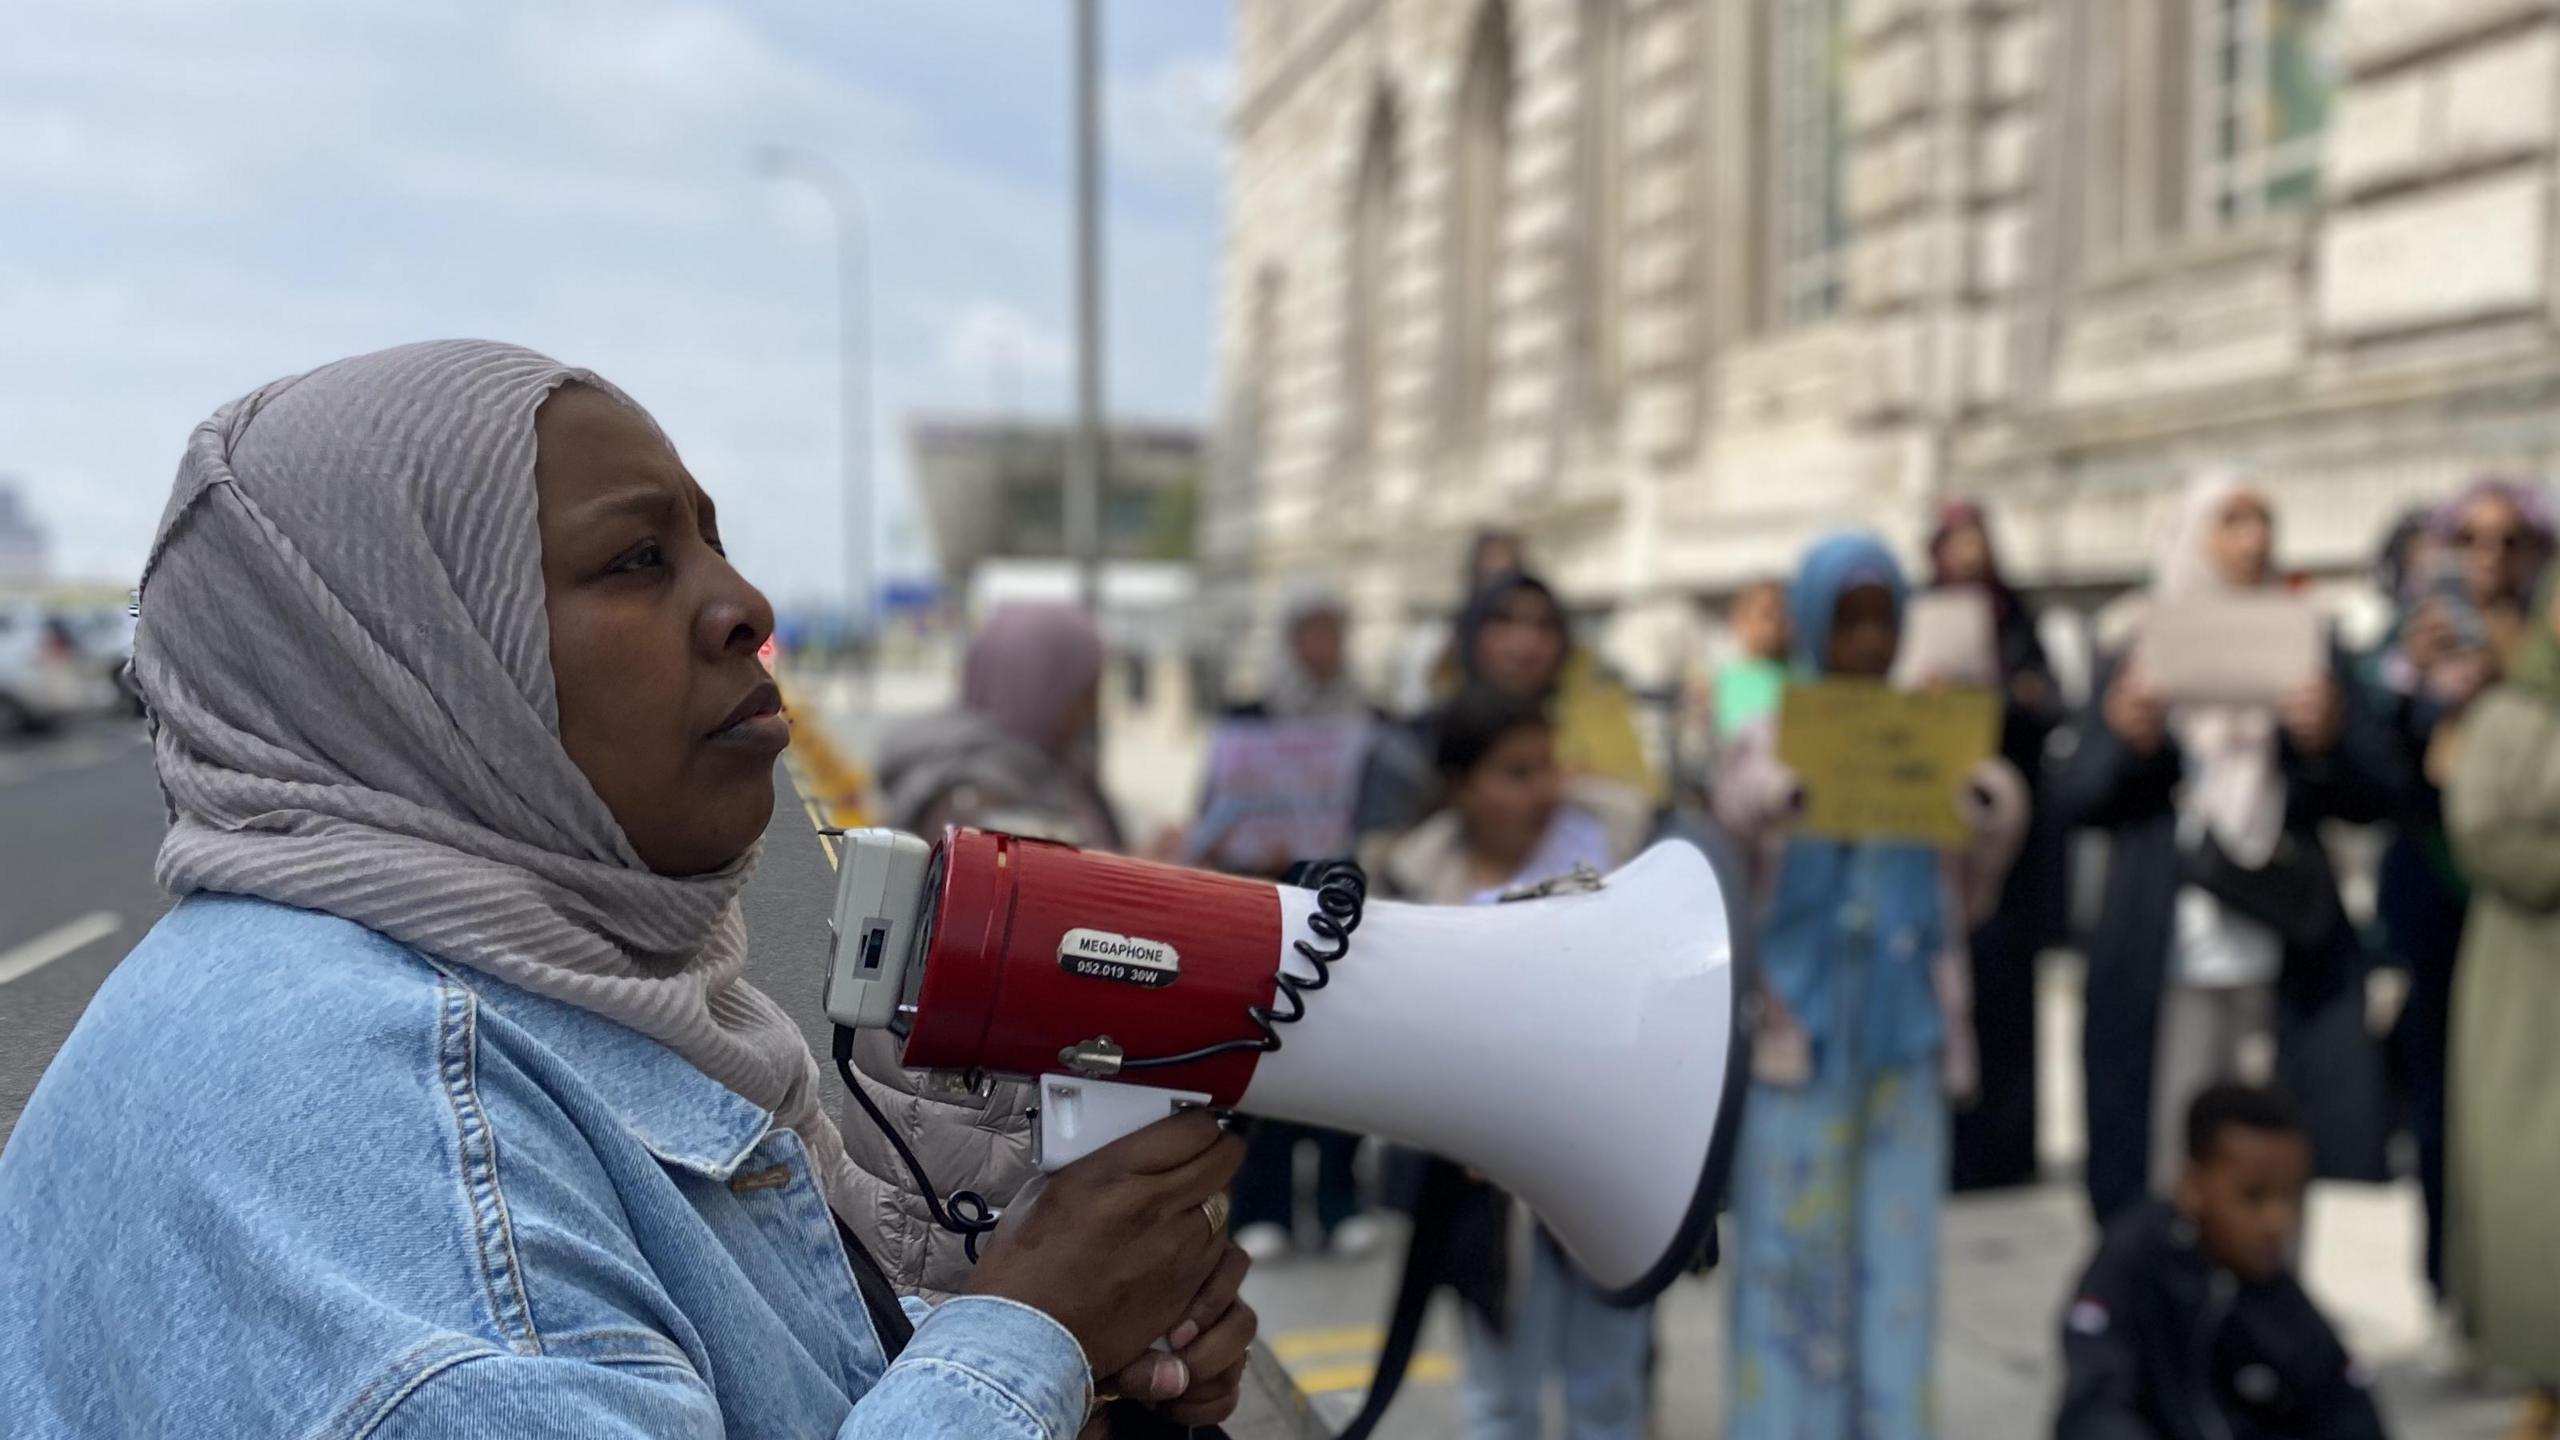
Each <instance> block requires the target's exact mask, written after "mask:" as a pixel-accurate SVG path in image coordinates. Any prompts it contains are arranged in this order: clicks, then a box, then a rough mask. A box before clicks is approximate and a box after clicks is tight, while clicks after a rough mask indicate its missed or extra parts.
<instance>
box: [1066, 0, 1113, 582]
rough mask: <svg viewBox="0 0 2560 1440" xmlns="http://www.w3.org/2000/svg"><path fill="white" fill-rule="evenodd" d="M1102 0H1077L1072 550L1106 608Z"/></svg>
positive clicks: (1079, 572) (1080, 574)
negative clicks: (1104, 536)
mask: <svg viewBox="0 0 2560 1440" xmlns="http://www.w3.org/2000/svg"><path fill="white" fill-rule="evenodd" d="M1100 10H1101V0H1076V57H1075V63H1076V73H1075V105H1076V202H1075V210H1076V219H1075V254H1076V430H1075V442H1074V444H1073V445H1072V446H1070V447H1069V449H1068V452H1067V497H1066V498H1067V505H1066V510H1067V554H1068V555H1069V556H1070V557H1072V558H1073V559H1074V561H1075V566H1076V581H1077V584H1076V589H1077V593H1078V594H1079V595H1080V596H1081V597H1082V599H1083V601H1084V606H1085V609H1086V610H1087V611H1088V612H1090V613H1092V614H1094V615H1097V616H1098V615H1100V614H1101V613H1102V557H1103V552H1104V545H1103V534H1102V491H1103V473H1102V472H1103V456H1102V196H1101V188H1102V114H1101V109H1102V102H1101V97H1100V90H1101V83H1100V82H1101V77H1100V75H1099V73H1098V72H1099V70H1100V69H1101V34H1100V32H1101V28H1102V20H1101V16H1100V13H1099V12H1100Z"/></svg>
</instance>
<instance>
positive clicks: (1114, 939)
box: [1058, 930, 1182, 990]
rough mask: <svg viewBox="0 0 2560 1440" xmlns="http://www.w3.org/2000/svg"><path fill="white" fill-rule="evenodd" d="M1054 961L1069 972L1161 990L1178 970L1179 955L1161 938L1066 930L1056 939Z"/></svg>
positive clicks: (1103, 931) (1091, 978)
mask: <svg viewBox="0 0 2560 1440" xmlns="http://www.w3.org/2000/svg"><path fill="white" fill-rule="evenodd" d="M1058 964H1059V966H1060V967H1062V968H1063V969H1065V971H1066V972H1067V973H1068V974H1070V975H1081V976H1083V977H1084V978H1086V979H1088V980H1109V981H1113V982H1115V983H1117V984H1121V985H1138V986H1143V987H1144V988H1146V989H1149V990H1161V989H1163V988H1164V987H1165V986H1167V985H1170V984H1172V983H1173V982H1174V977H1176V976H1178V975H1180V974H1181V973H1182V957H1181V956H1180V955H1178V954H1176V953H1174V949H1173V947H1172V946H1170V945H1167V944H1166V943H1164V942H1163V941H1161V940H1145V939H1140V938H1139V937H1137V936H1135V935H1114V934H1112V933H1111V932H1110V931H1108V930H1070V931H1068V932H1067V933H1066V934H1065V935H1063V936H1060V937H1059V939H1058Z"/></svg>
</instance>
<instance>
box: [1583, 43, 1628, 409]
mask: <svg viewBox="0 0 2560 1440" xmlns="http://www.w3.org/2000/svg"><path fill="white" fill-rule="evenodd" d="M1581 43H1582V77H1581V83H1582V95H1581V102H1580V122H1581V133H1580V135H1579V136H1578V137H1577V144H1576V148H1577V149H1578V150H1579V152H1580V154H1579V157H1578V159H1579V163H1580V169H1581V176H1580V185H1581V191H1582V193H1581V195H1580V197H1579V198H1580V201H1581V204H1580V205H1579V206H1578V207H1577V213H1576V214H1575V216H1574V267H1575V271H1576V280H1577V284H1576V285H1575V287H1574V290H1575V294H1574V306H1575V313H1574V340H1575V348H1576V351H1577V354H1576V360H1577V369H1578V373H1579V375H1580V378H1581V385H1582V395H1581V400H1582V403H1583V409H1584V413H1585V414H1586V415H1587V416H1589V417H1590V418H1591V419H1593V420H1597V421H1602V422H1606V421H1607V420H1609V419H1611V418H1613V417H1614V416H1615V415H1616V414H1617V409H1618V389H1619V383H1620V379H1621V377H1622V375H1623V374H1624V371H1625V358H1624V343H1625V342H1624V338H1623V337H1624V334H1625V317H1624V313H1623V312H1624V306H1625V291H1624V287H1623V284H1622V282H1621V278H1620V277H1621V276H1622V274H1623V273H1624V270H1623V260H1624V255H1623V248H1624V246H1625V244H1626V120H1625V117H1626V0H1583V4H1582V37H1581Z"/></svg>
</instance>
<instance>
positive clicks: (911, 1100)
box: [845, 604, 1121, 1294]
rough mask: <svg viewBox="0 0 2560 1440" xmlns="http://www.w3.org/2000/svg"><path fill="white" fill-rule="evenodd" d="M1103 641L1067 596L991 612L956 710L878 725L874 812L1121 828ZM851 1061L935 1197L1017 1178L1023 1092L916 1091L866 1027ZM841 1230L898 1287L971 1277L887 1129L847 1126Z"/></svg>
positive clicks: (1101, 833)
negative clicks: (1106, 721) (1102, 747)
mask: <svg viewBox="0 0 2560 1440" xmlns="http://www.w3.org/2000/svg"><path fill="white" fill-rule="evenodd" d="M1102 670H1103V648H1102V636H1101V633H1100V632H1099V631H1097V630H1096V629H1095V628H1094V625H1093V622H1092V621H1091V620H1090V619H1088V618H1086V616H1085V613H1084V612H1083V611H1082V610H1079V609H1077V608H1075V607H1074V606H1072V605H1041V604H1014V605H1007V606H1003V607H1002V608H1000V609H998V610H996V611H995V613H993V614H991V615H989V616H988V617H987V619H986V622H985V623H984V624H982V625H980V626H979V627H978V633H977V634H976V635H974V636H972V637H971V638H970V641H969V651H968V655H967V656H966V658H965V659H964V660H963V661H962V664H961V683H960V703H959V704H958V705H957V706H955V707H953V708H952V709H949V710H945V711H942V712H940V713H938V714H932V715H926V716H920V717H918V718H916V719H913V720H909V721H906V722H904V723H902V724H900V725H899V726H897V727H896V728H894V729H893V730H891V731H890V732H889V733H888V734H887V735H886V736H885V737H883V739H882V740H881V743H880V755H879V762H878V763H879V770H880V788H881V792H882V793H883V794H884V795H885V796H886V797H887V804H886V805H885V806H884V807H883V811H882V815H881V821H882V823H883V824H886V825H888V826H889V827H890V828H891V829H895V830H904V831H907V832H909V833H911V834H917V835H924V836H928V837H931V836H937V835H940V834H941V833H942V830H943V827H944V826H946V825H975V826H984V827H988V828H992V829H998V830H1003V831H1006V832H1008V833H1011V834H1016V835H1032V836H1037V837H1038V838H1041V839H1044V840H1058V841H1063V842H1065V843H1067V844H1070V845H1080V846H1086V847H1090V848H1094V849H1101V850H1114V849H1118V848H1119V846H1120V843H1121V841H1120V827H1119V824H1118V822H1117V821H1116V820H1115V819H1114V818H1113V816H1112V812H1111V806H1110V803H1109V802H1108V801H1107V800H1105V799H1104V797H1103V794H1102V787H1101V784H1100V782H1099V781H1098V780H1097V779H1096V777H1095V775H1094V755H1095V753H1096V749H1097V746H1096V739H1095V734H1096V717H1097V715H1098V714H1099V708H1100V707H1099V695H1100V690H1101V684H1102ZM854 1056H855V1062H856V1065H857V1068H858V1070H859V1072H860V1074H861V1077H862V1080H863V1082H864V1084H865V1085H866V1086H867V1087H868V1090H869V1093H870V1096H871V1099H872V1101H873V1102H874V1103H875V1104H877V1105H878V1106H879V1107H880V1110H881V1113H882V1114H884V1115H886V1116H887V1117H888V1119H889V1123H890V1124H891V1125H893V1126H895V1127H896V1128H897V1130H898V1133H899V1135H900V1137H901V1138H903V1139H904V1140H905V1141H906V1142H907V1145H908V1147H909V1148H910V1149H912V1150H914V1151H915V1152H916V1156H917V1158H918V1159H919V1160H920V1161H922V1162H923V1165H924V1171H925V1173H926V1174H927V1175H930V1176H932V1177H933V1180H934V1183H935V1184H936V1185H937V1186H939V1187H941V1188H942V1189H943V1190H944V1191H945V1193H949V1192H953V1191H971V1192H974V1193H976V1194H978V1195H979V1196H982V1197H983V1198H984V1199H985V1200H986V1201H987V1203H988V1204H990V1205H992V1206H994V1207H995V1208H996V1209H998V1210H1001V1209H1003V1208H1004V1207H1005V1206H1007V1205H1009V1204H1011V1203H1012V1202H1013V1199H1014V1197H1015V1195H1017V1194H1019V1193H1020V1192H1021V1190H1022V1187H1023V1186H1024V1185H1025V1184H1027V1183H1029V1181H1030V1179H1031V1176H1032V1175H1033V1174H1034V1173H1035V1171H1036V1168H1037V1167H1036V1166H1034V1165H1033V1163H1032V1159H1031V1122H1030V1121H1029V1120H1028V1119H1026V1118H1025V1112H1026V1111H1027V1109H1028V1108H1029V1106H1030V1105H1031V1103H1032V1100H1033V1098H1034V1093H1035V1092H1034V1091H1033V1090H1032V1089H1031V1087H1028V1086H1025V1085H1023V1084H1021V1083H1019V1082H1015V1081H999V1082H996V1083H995V1084H993V1085H991V1086H988V1087H985V1091H984V1093H982V1094H972V1093H970V1092H967V1091H951V1090H942V1091H936V1092H934V1093H932V1094H927V1093H925V1091H924V1089H923V1088H922V1085H921V1081H920V1077H919V1076H917V1075H916V1073H915V1072H913V1071H910V1070H905V1069H902V1068H900V1067H899V1065H898V1043H897V1040H896V1037H894V1036H892V1035H890V1034H889V1033H888V1032H887V1031H885V1030H870V1031H865V1032H863V1034H862V1037H861V1039H860V1040H859V1041H858V1042H857V1043H856V1044H855V1047H854ZM845 1143H846V1147H847V1149H848V1150H849V1151H850V1152H851V1154H852V1156H853V1161H854V1168H855V1182H854V1183H855V1186H856V1190H857V1193H858V1204H857V1205H856V1207H855V1210H854V1213H853V1214H851V1215H850V1216H848V1218H849V1219H850V1220H851V1221H852V1223H853V1226H854V1230H855V1232H856V1233H857V1234H859V1235H860V1236H861V1237H862V1239H863V1241H864V1243H866V1244H868V1245H869V1246H870V1247H871V1252H872V1253H873V1254H874V1255H876V1256H878V1257H879V1259H880V1263H881V1265H882V1267H883V1268H885V1269H886V1270H887V1271H888V1272H889V1276H890V1278H891V1279H892V1280H893V1281H895V1282H896V1283H897V1285H898V1286H899V1287H900V1288H901V1289H904V1290H911V1291H917V1292H921V1293H925V1294H949V1293H953V1292H956V1291H959V1290H961V1289H963V1288H965V1287H966V1286H967V1285H968V1283H969V1273H970V1267H969V1258H968V1254H967V1251H966V1248H965V1246H964V1244H963V1241H962V1239H961V1237H960V1236H957V1235H954V1234H952V1233H951V1232H949V1231H947V1230H944V1229H942V1228H941V1227H940V1226H937V1225H936V1224H935V1223H934V1219H933V1214H932V1211H931V1210H930V1209H929V1208H928V1207H927V1205H926V1204H925V1201H924V1197H923V1196H921V1195H918V1194H916V1193H914V1191H913V1189H912V1188H911V1187H910V1184H909V1181H908V1177H907V1173H906V1167H905V1165H904V1163H903V1162H902V1161H901V1160H900V1159H899V1157H898V1154H897V1152H896V1151H895V1150H894V1149H893V1148H892V1147H891V1146H890V1144H889V1142H888V1139H887V1137H885V1136H882V1135H880V1134H879V1133H878V1132H876V1131H875V1130H873V1129H872V1128H871V1127H869V1126H867V1125H860V1124H855V1125H848V1126H847V1127H846V1129H845Z"/></svg>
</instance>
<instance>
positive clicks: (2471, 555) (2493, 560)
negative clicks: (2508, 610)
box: [2450, 494, 2542, 609]
mask: <svg viewBox="0 0 2560 1440" xmlns="http://www.w3.org/2000/svg"><path fill="white" fill-rule="evenodd" d="M2450 543H2451V544H2452V546H2453V550H2454V553H2456V554H2457V555H2459V556H2461V557H2462V574H2463V578H2464V580H2465V581H2467V582H2468V583H2469V585H2470V588H2471V603H2472V604H2474V605H2477V606H2479V607H2481V608H2482V609H2492V608H2498V607H2504V606H2522V605H2523V604H2524V603H2525V602H2526V601H2527V600H2529V599H2531V598H2532V596H2531V595H2530V594H2528V593H2527V592H2528V590H2529V589H2530V587H2531V586H2532V584H2533V572H2534V571H2535V570H2536V569H2537V568H2539V566H2540V563H2541V560H2542V556H2541V555H2540V554H2538V553H2536V552H2537V549H2538V546H2537V543H2536V537H2535V536H2534V533H2533V531H2532V530H2530V529H2528V528H2526V526H2525V523H2524V516H2523V515H2521V514H2519V513H2518V512H2517V510H2516V507H2515V505H2514V504H2513V503H2512V502H2510V501H2509V500H2508V499H2507V498H2506V497H2505V496H2503V495H2496V494H2489V495H2481V496H2478V497H2476V498H2474V499H2473V500H2472V502H2471V503H2470V504H2468V505H2465V506H2463V507H2462V513H2461V514H2459V515H2456V516H2455V517H2454V529H2453V535H2452V538H2451V542H2450Z"/></svg>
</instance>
